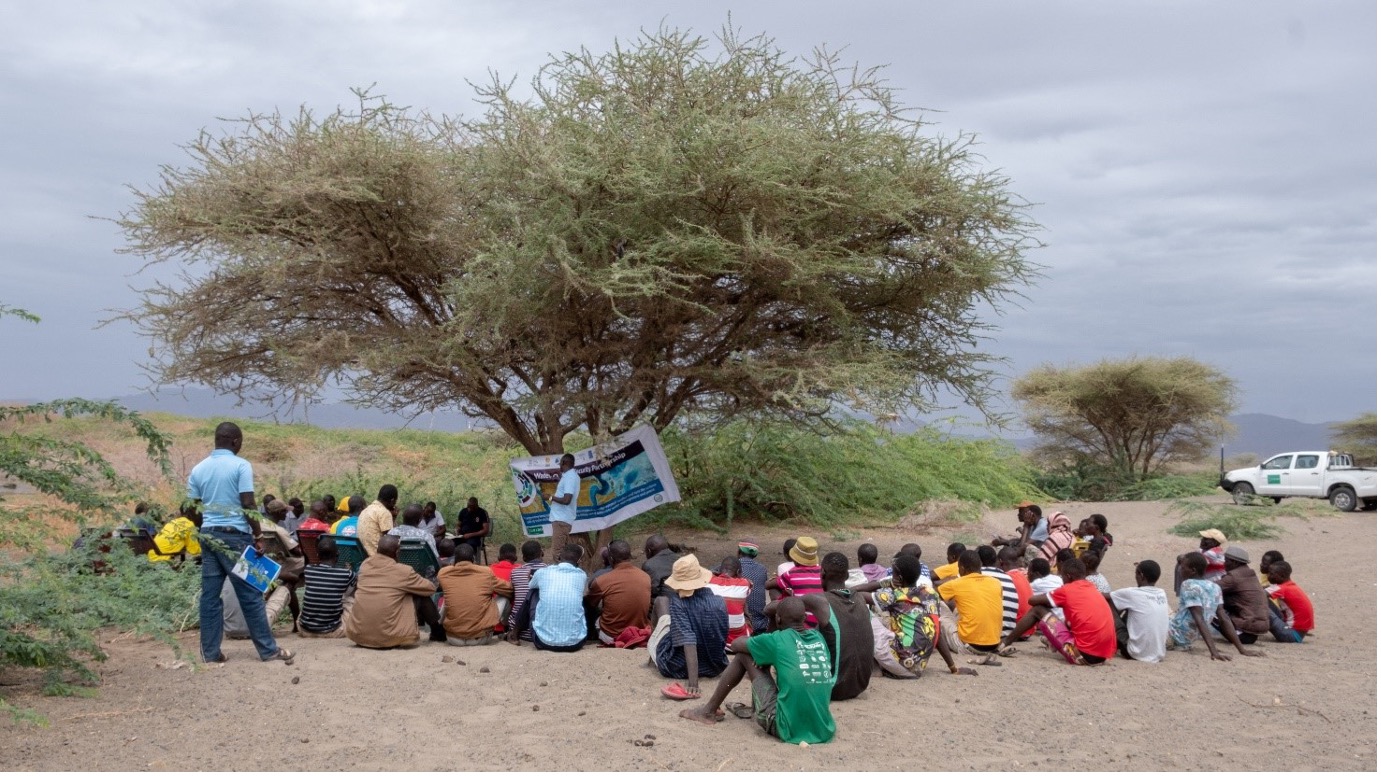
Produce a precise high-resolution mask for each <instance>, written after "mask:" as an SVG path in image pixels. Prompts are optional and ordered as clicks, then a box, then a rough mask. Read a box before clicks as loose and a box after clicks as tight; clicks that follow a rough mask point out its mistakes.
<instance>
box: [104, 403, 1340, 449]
mask: <svg viewBox="0 0 1381 776" xmlns="http://www.w3.org/2000/svg"><path fill="white" fill-rule="evenodd" d="M114 401H117V402H119V403H120V404H122V405H124V406H126V407H128V408H130V409H132V410H138V411H139V412H170V413H174V414H177V415H187V416H190V417H194V418H209V417H219V416H231V417H250V418H256V419H259V420H269V421H272V420H277V421H279V422H281V423H294V422H296V423H310V424H311V425H313V426H320V427H322V428H356V429H365V430H387V429H394V428H404V427H407V428H413V429H418V430H425V431H465V430H467V429H473V428H490V427H492V426H493V425H494V424H493V423H492V422H491V421H489V420H488V419H486V418H480V419H475V418H467V417H465V416H464V415H462V414H460V413H454V412H452V413H446V412H428V413H425V414H423V415H420V416H418V417H417V418H413V419H411V420H409V418H407V417H405V416H403V415H397V414H394V413H390V412H384V411H382V410H376V409H369V408H360V407H354V406H351V405H349V404H344V403H333V404H318V405H315V406H313V407H310V408H307V409H305V410H304V409H301V408H299V409H297V410H295V411H294V412H292V413H289V414H280V415H279V416H278V417H277V418H274V417H273V416H272V414H271V413H270V411H269V409H268V408H267V407H264V406H263V405H255V404H244V405H240V406H236V403H235V399H234V397H230V396H219V395H217V394H216V393H215V392H214V391H211V390H209V389H206V388H188V389H186V390H185V391H160V392H158V393H152V394H150V393H136V394H130V395H128V396H117V397H114ZM1229 420H1231V421H1232V423H1233V424H1234V425H1235V426H1237V433H1236V435H1235V436H1233V437H1230V438H1228V439H1226V440H1224V445H1225V446H1226V448H1227V450H1226V452H1227V455H1229V456H1232V455H1237V454H1240V453H1255V454H1257V455H1258V456H1262V457H1265V456H1268V455H1271V454H1273V453H1282V452H1287V451H1290V450H1310V449H1319V450H1323V449H1327V448H1328V437H1329V428H1328V425H1329V424H1327V423H1301V422H1300V421H1298V420H1290V419H1289V418H1280V417H1276V416H1275V415H1265V414H1261V413H1244V414H1241V415H1233V416H1232V417H1231V418H1229ZM918 425H919V424H918V423H917V422H916V421H914V420H910V419H905V418H903V419H901V420H900V421H898V422H895V423H892V424H890V426H891V428H893V429H894V430H897V431H903V432H905V431H913V430H915V428H916V427H917V426H918ZM945 428H946V430H948V429H949V428H950V427H949V426H948V425H945ZM951 433H953V434H954V436H958V437H964V438H985V437H987V438H991V437H995V436H996V437H1000V438H1002V439H1005V440H1006V441H1008V442H1010V443H1012V444H1013V445H1015V446H1016V447H1017V448H1018V449H1020V450H1029V449H1031V448H1032V447H1034V446H1035V444H1036V440H1035V439H1034V438H1033V437H1030V436H1020V437H1019V436H1008V435H1001V434H992V433H987V434H985V433H984V432H983V430H982V427H980V426H966V427H959V428H956V429H955V430H953V431H952V432H951ZM1215 453H1216V451H1215Z"/></svg>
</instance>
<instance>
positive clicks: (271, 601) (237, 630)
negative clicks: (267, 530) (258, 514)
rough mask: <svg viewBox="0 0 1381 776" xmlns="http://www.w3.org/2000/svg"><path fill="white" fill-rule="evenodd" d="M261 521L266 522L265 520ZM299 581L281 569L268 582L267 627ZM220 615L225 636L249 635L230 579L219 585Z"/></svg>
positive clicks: (265, 608) (238, 637) (275, 617)
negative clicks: (276, 575)
mask: <svg viewBox="0 0 1381 776" xmlns="http://www.w3.org/2000/svg"><path fill="white" fill-rule="evenodd" d="M261 522H265V523H266V522H268V521H267V520H265V521H261ZM299 581H301V577H299V576H298V575H297V574H296V573H294V572H292V571H288V570H287V569H281V570H280V571H279V572H278V578H277V579H275V580H274V581H273V582H272V583H270V584H269V589H268V591H267V592H265V593H264V619H265V620H266V621H267V622H268V624H269V627H270V628H272V627H273V621H274V620H276V619H278V613H279V612H281V611H283V607H284V606H287V605H288V600H289V598H290V597H291V590H292V589H293V588H294V587H295V586H296V584H297V583H298V582H299ZM221 617H222V623H223V625H222V628H223V632H224V633H225V636H226V638H231V639H247V638H249V637H250V632H249V623H248V622H246V621H245V615H244V610H243V609H241V608H240V597H239V596H238V595H237V594H236V593H235V588H234V587H232V586H231V583H230V580H229V579H226V580H225V583H224V584H222V585H221ZM296 627H297V622H296V620H294V622H293V628H294V629H296Z"/></svg>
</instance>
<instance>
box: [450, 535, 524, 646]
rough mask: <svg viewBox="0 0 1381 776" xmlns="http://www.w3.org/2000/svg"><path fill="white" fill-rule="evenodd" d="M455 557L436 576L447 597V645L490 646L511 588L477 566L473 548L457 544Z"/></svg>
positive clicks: (511, 596)
mask: <svg viewBox="0 0 1381 776" xmlns="http://www.w3.org/2000/svg"><path fill="white" fill-rule="evenodd" d="M455 553H456V554H455V563H454V564H453V565H450V566H447V567H445V568H443V569H441V571H439V572H437V574H436V581H437V584H439V585H440V586H441V592H443V593H445V594H446V611H445V612H444V617H443V619H442V623H441V624H442V627H444V628H445V630H446V643H448V644H450V645H451V646H454V647H471V646H479V645H481V644H489V643H492V642H493V641H494V638H495V635H494V626H495V625H498V624H499V621H500V620H501V619H502V618H503V616H504V614H506V613H507V611H508V604H509V602H510V601H511V600H512V598H513V585H512V583H510V582H508V581H506V580H502V579H499V578H498V577H496V576H494V572H493V571H490V570H489V567H488V566H478V565H476V564H475V548H474V547H473V546H472V545H470V544H468V543H461V544H458V545H456V548H455Z"/></svg>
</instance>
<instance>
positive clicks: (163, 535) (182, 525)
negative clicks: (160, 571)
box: [149, 517, 201, 562]
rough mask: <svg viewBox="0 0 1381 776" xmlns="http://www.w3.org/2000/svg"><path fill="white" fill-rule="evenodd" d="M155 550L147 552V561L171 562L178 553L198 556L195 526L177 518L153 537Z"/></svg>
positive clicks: (198, 549)
mask: <svg viewBox="0 0 1381 776" xmlns="http://www.w3.org/2000/svg"><path fill="white" fill-rule="evenodd" d="M153 544H154V546H155V547H157V548H158V549H157V550H149V560H151V561H155V562H157V561H167V560H172V559H173V556H174V555H177V554H178V553H180V552H182V553H186V554H187V555H200V554H201V543H200V542H198V541H197V526H196V524H195V523H193V522H192V521H191V520H188V519H187V518H185V517H179V518H176V519H174V520H172V521H170V522H169V523H168V524H167V525H165V526H163V530H161V531H159V532H158V535H157V536H155V537H153Z"/></svg>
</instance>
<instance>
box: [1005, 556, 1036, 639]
mask: <svg viewBox="0 0 1381 776" xmlns="http://www.w3.org/2000/svg"><path fill="white" fill-rule="evenodd" d="M1007 576H1009V577H1011V578H1012V585H1013V586H1015V587H1016V589H1017V619H1018V620H1020V619H1021V618H1022V617H1024V616H1026V613H1027V612H1028V611H1030V610H1031V604H1029V603H1027V601H1029V600H1030V599H1031V583H1030V582H1029V581H1028V580H1027V579H1026V569H1012V570H1011V571H1009V572H1007ZM1035 630H1036V626H1034V625H1033V626H1031V630H1028V631H1027V632H1025V633H1023V634H1021V635H1022V636H1030V635H1031V634H1032V633H1034V632H1035Z"/></svg>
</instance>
